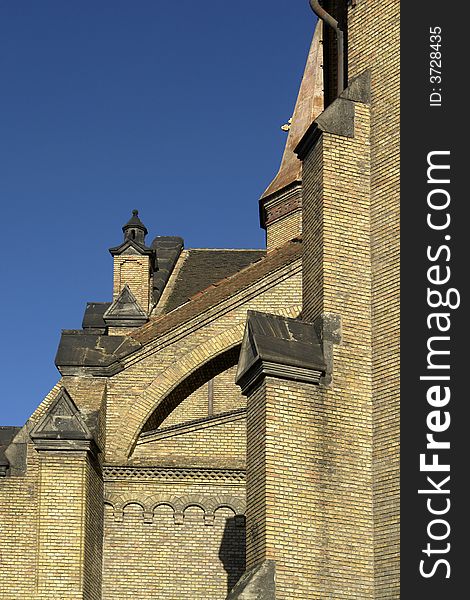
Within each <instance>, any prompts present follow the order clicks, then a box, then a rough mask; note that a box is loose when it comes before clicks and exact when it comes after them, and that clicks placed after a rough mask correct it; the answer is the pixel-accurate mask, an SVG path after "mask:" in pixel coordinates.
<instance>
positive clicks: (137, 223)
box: [122, 209, 148, 245]
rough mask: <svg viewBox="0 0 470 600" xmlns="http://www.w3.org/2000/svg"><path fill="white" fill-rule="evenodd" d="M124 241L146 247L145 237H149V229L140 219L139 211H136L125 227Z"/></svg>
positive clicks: (123, 229)
mask: <svg viewBox="0 0 470 600" xmlns="http://www.w3.org/2000/svg"><path fill="white" fill-rule="evenodd" d="M122 231H123V233H124V240H134V241H135V242H137V243H138V244H142V245H145V236H146V235H147V233H148V231H147V227H145V225H144V224H143V223H142V221H141V220H140V219H139V211H138V210H137V209H134V210H133V211H132V217H131V218H130V219H129V221H127V223H126V224H125V225H124V226H123V228H122Z"/></svg>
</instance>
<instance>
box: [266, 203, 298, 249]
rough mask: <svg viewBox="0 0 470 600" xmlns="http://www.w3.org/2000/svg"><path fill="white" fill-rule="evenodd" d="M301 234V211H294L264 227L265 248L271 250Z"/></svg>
mask: <svg viewBox="0 0 470 600" xmlns="http://www.w3.org/2000/svg"><path fill="white" fill-rule="evenodd" d="M301 236H302V211H301V210H300V209H299V210H297V211H295V212H292V213H290V214H289V215H286V216H285V217H282V218H281V219H278V220H277V221H274V222H273V223H270V224H269V225H268V226H267V227H266V248H267V249H268V251H269V250H273V249H274V248H277V247H278V246H282V245H283V244H285V243H286V242H288V241H289V240H292V239H293V238H296V237H301Z"/></svg>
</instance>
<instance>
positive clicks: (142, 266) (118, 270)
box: [109, 210, 156, 314]
mask: <svg viewBox="0 0 470 600" xmlns="http://www.w3.org/2000/svg"><path fill="white" fill-rule="evenodd" d="M122 231H123V233H124V241H123V242H122V244H120V245H119V246H115V247H114V248H110V249H109V251H110V253H111V255H112V256H113V257H114V290H113V300H116V299H117V298H118V296H119V295H120V294H121V292H122V291H123V289H124V287H125V286H126V285H127V286H129V289H130V290H131V291H132V294H133V296H134V297H135V298H136V300H137V302H138V304H139V306H140V307H141V308H142V309H143V310H144V312H145V313H146V314H147V313H148V311H149V309H150V302H151V279H152V275H153V272H154V270H155V269H156V252H155V249H154V248H149V247H148V246H146V245H145V236H146V235H147V233H148V231H147V228H146V227H145V225H144V224H143V223H142V221H141V220H140V218H139V211H137V210H133V211H132V217H131V218H130V219H129V221H128V222H127V223H126V224H125V225H124V226H123V228H122Z"/></svg>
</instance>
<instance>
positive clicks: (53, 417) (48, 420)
mask: <svg viewBox="0 0 470 600" xmlns="http://www.w3.org/2000/svg"><path fill="white" fill-rule="evenodd" d="M31 438H32V439H33V440H92V439H93V436H92V435H91V433H90V430H89V429H88V427H87V426H86V424H85V422H84V420H83V417H82V415H81V413H80V410H79V409H78V408H77V406H76V404H75V402H74V401H73V400H72V398H71V397H70V396H69V394H68V393H67V390H66V389H65V388H64V387H62V388H61V389H60V391H59V393H58V395H57V397H56V399H55V400H54V401H53V402H52V404H51V405H50V406H49V408H48V410H47V412H46V414H45V415H44V416H43V417H42V419H41V420H40V421H39V422H38V423H37V425H36V426H35V427H34V429H33V430H32V432H31Z"/></svg>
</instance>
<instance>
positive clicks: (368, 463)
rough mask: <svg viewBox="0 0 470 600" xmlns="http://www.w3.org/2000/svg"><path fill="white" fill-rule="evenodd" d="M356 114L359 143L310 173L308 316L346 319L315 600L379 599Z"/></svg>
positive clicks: (317, 153)
mask: <svg viewBox="0 0 470 600" xmlns="http://www.w3.org/2000/svg"><path fill="white" fill-rule="evenodd" d="M354 111H355V115H354V137H353V138H349V137H343V136H338V135H333V134H328V133H324V134H323V135H322V137H321V139H320V140H319V141H318V142H317V145H316V146H315V147H314V148H313V149H312V151H311V152H310V154H309V155H308V156H307V157H306V159H305V162H304V170H303V182H304V209H305V210H304V225H303V226H304V231H305V240H304V244H305V247H304V253H305V254H304V256H305V259H304V260H305V261H306V262H307V263H308V264H305V266H304V271H305V272H304V275H305V276H304V310H303V312H302V315H303V318H304V319H306V320H309V321H314V320H315V319H316V318H317V317H318V316H320V315H321V314H325V313H326V314H328V313H333V314H337V315H340V317H341V335H342V340H341V343H340V344H339V345H336V346H334V353H333V381H332V383H331V384H330V386H328V387H325V388H323V389H321V391H320V395H321V400H320V402H319V406H318V409H317V410H318V411H319V414H318V418H319V419H321V437H319V438H318V441H317V444H321V450H320V452H319V453H320V456H321V460H319V461H318V463H317V466H318V468H319V473H317V474H316V476H318V477H321V479H322V482H323V486H322V487H323V489H322V499H323V500H322V501H323V505H322V506H323V511H324V515H325V516H324V529H323V535H324V536H325V539H327V540H328V542H327V545H328V551H327V552H326V553H325V555H324V566H323V573H322V576H321V579H320V580H321V584H320V585H319V587H318V588H317V591H316V593H315V595H313V596H312V597H314V598H324V597H328V595H330V594H333V595H334V597H336V598H361V599H364V598H373V597H374V595H373V594H374V572H373V568H374V552H373V511H372V508H373V496H372V477H373V474H372V345H371V338H372V330H371V250H370V188H369V182H370V171H369V164H370V161H369V152H370V146H369V136H370V130H369V107H368V106H367V105H365V104H360V103H355V104H354ZM313 257H315V260H313ZM321 440H323V442H321ZM325 468H327V469H328V471H329V473H328V476H326V475H327V473H325V470H324V469H325ZM346 548H347V549H348V550H347V551H346V550H345V549H346Z"/></svg>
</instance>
